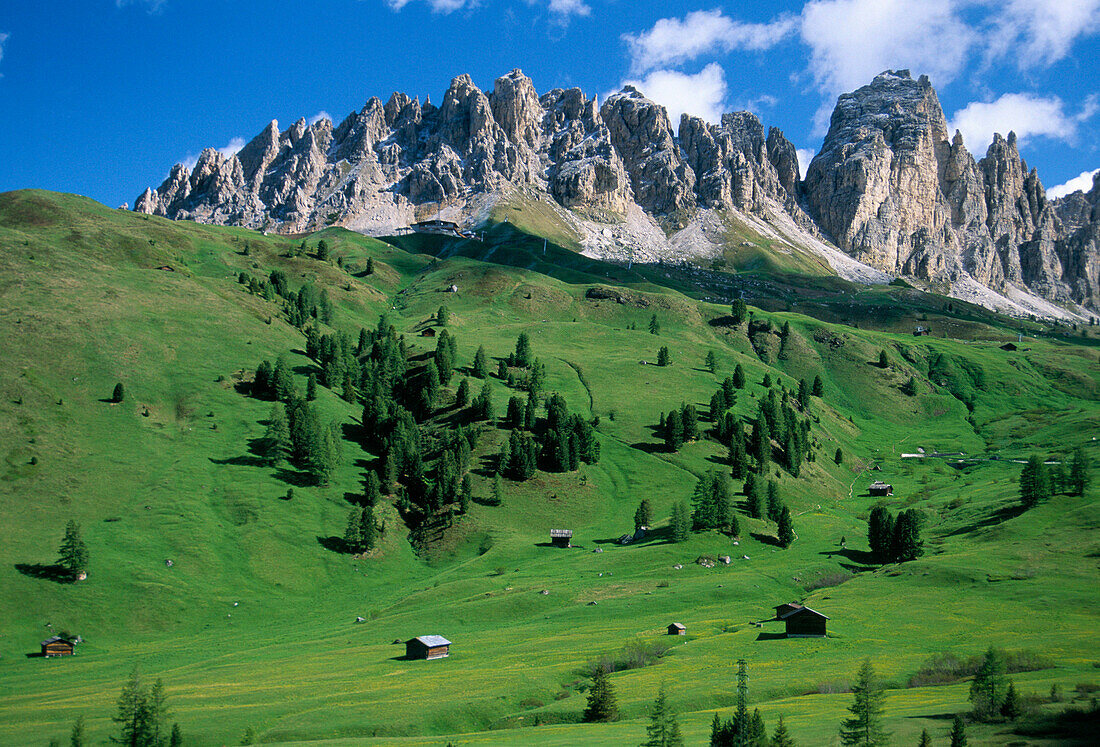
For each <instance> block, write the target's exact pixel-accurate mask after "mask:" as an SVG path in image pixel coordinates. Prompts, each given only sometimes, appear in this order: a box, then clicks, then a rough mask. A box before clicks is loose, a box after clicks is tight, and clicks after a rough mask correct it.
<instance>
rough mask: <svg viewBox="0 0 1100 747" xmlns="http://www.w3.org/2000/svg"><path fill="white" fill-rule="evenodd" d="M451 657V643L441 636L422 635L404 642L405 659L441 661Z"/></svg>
mask: <svg viewBox="0 0 1100 747" xmlns="http://www.w3.org/2000/svg"><path fill="white" fill-rule="evenodd" d="M450 655H451V642H450V641H448V640H447V639H446V638H444V637H443V636H441V635H422V636H417V637H416V638H410V639H409V640H407V641H405V658H406V659H442V658H444V657H445V656H450Z"/></svg>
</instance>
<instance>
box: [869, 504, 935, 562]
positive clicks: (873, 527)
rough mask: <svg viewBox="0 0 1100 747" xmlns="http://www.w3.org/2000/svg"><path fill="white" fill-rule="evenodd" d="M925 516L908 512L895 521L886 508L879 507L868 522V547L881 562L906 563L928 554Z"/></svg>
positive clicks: (911, 510)
mask: <svg viewBox="0 0 1100 747" xmlns="http://www.w3.org/2000/svg"><path fill="white" fill-rule="evenodd" d="M920 532H921V517H920V514H919V513H918V512H917V511H916V510H915V509H911V508H910V509H906V510H905V511H902V512H901V513H899V514H898V515H897V517H896V518H895V517H894V516H893V515H892V514H891V513H890V511H889V509H887V508H886V507H884V506H875V507H874V508H873V509H871V515H870V517H868V519H867V544H868V545H869V546H870V548H871V555H873V556H874V558H875V560H876V561H877V562H879V563H903V562H905V561H907V560H916V559H917V558H919V557H920V556H921V555H923V554H924V542H923V541H922V540H921V538H920Z"/></svg>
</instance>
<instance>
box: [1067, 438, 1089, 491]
mask: <svg viewBox="0 0 1100 747" xmlns="http://www.w3.org/2000/svg"><path fill="white" fill-rule="evenodd" d="M1089 482H1090V479H1089V461H1088V457H1086V456H1085V450H1084V449H1082V448H1081V447H1080V446H1078V447H1077V448H1076V449H1074V450H1073V456H1072V457H1071V458H1070V464H1069V489H1070V492H1071V493H1072V494H1073V495H1084V494H1085V491H1086V490H1087V489H1088V487H1089Z"/></svg>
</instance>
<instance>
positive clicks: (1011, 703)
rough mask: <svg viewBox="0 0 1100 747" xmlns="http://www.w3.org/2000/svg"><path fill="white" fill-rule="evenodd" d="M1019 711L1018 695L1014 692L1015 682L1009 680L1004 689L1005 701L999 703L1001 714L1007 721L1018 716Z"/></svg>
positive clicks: (1013, 719) (1020, 711) (1020, 710)
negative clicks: (1006, 688)
mask: <svg viewBox="0 0 1100 747" xmlns="http://www.w3.org/2000/svg"><path fill="white" fill-rule="evenodd" d="M1021 713H1022V709H1021V706H1020V696H1019V694H1018V693H1017V692H1016V683H1015V682H1013V681H1012V680H1009V681H1008V690H1006V691H1005V702H1004V703H1001V715H1002V716H1004V717H1005V718H1006V719H1008V720H1009V721H1015V720H1016V719H1018V718H1020V714H1021Z"/></svg>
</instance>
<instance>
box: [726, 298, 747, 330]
mask: <svg viewBox="0 0 1100 747" xmlns="http://www.w3.org/2000/svg"><path fill="white" fill-rule="evenodd" d="M748 314H749V307H748V304H746V303H745V299H743V298H738V299H736V300H735V301H734V302H733V303H732V304H731V305H730V316H731V317H733V324H734V326H735V327H739V326H741V324H743V323H744V321H745V317H747V316H748Z"/></svg>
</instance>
